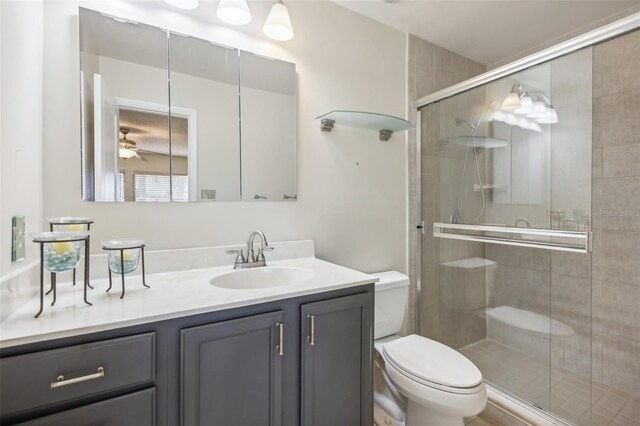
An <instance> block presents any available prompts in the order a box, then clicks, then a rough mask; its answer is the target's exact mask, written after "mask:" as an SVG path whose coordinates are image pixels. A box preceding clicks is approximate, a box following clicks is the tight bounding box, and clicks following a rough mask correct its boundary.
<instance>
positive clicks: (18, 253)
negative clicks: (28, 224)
mask: <svg viewBox="0 0 640 426" xmlns="http://www.w3.org/2000/svg"><path fill="white" fill-rule="evenodd" d="M24 250H25V247H24V216H14V217H13V218H12V219H11V261H12V262H19V261H21V260H24Z"/></svg>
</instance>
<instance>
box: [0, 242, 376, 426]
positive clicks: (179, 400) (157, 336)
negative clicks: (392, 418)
mask: <svg viewBox="0 0 640 426" xmlns="http://www.w3.org/2000/svg"><path fill="white" fill-rule="evenodd" d="M150 257H151V259H153V253H150ZM274 263H275V264H276V267H281V268H305V269H306V270H310V271H312V272H313V277H312V278H310V279H307V280H306V281H304V282H303V283H301V284H299V285H285V286H280V287H269V288H263V289H251V290H246V289H245V290H237V289H234V290H231V289H224V288H216V287H214V286H213V285H211V284H210V283H209V282H208V280H206V278H208V277H212V276H219V275H225V274H227V275H228V274H229V273H231V274H234V273H235V272H231V267H230V266H225V267H214V268H206V269H199V270H191V271H182V272H179V271H176V272H167V273H162V274H151V275H150V276H149V277H148V279H147V282H149V283H151V286H152V288H151V289H142V288H140V289H139V290H129V287H127V297H126V298H125V299H123V300H119V299H118V295H110V294H107V293H104V287H105V282H104V279H103V280H97V281H95V285H96V289H95V290H93V291H92V296H94V298H95V300H96V302H95V303H94V306H93V307H86V308H85V307H82V306H81V305H80V304H79V303H78V305H75V304H74V303H75V302H74V301H73V300H74V299H73V297H74V296H73V294H72V293H69V294H67V295H66V296H65V295H64V294H63V295H62V296H59V299H58V303H57V304H56V307H55V308H52V309H49V310H45V313H44V314H43V315H42V317H41V318H38V319H34V318H33V317H32V313H31V312H29V309H30V308H31V307H30V306H28V305H29V304H30V303H31V302H29V303H28V304H27V306H25V307H23V308H21V309H22V310H23V311H24V312H22V310H19V311H18V312H16V313H14V314H13V315H12V316H11V317H9V318H8V319H7V320H5V321H4V322H3V323H2V324H0V325H1V326H2V331H3V333H2V340H1V345H2V347H1V348H0V356H1V359H0V375H1V377H2V382H1V385H0V388H1V395H0V397H1V399H2V405H1V408H0V410H1V415H2V417H1V423H2V424H3V425H5V424H6V425H9V424H18V423H23V422H24V424H28V425H74V424H86V421H87V419H90V420H91V422H92V424H104V425H123V424H131V425H140V426H142V425H225V426H227V425H267V424H269V425H281V424H282V425H298V424H303V425H328V424H331V425H349V426H351V425H357V424H361V425H370V424H372V410H373V408H372V404H373V400H372V399H373V398H372V388H373V386H372V383H371V380H372V367H371V365H372V362H371V357H372V329H373V300H374V293H373V291H374V288H373V287H374V286H373V282H374V281H375V280H376V279H375V278H373V277H371V276H368V275H365V274H361V273H358V272H356V271H352V270H349V269H346V268H342V267H339V266H337V265H333V264H330V263H328V262H323V261H321V260H318V259H315V258H303V259H294V260H287V261H280V262H274ZM241 272H242V271H241ZM67 287H68V286H67ZM132 287H133V286H132ZM103 293H104V294H103ZM179 294H180V295H181V296H178V295H179ZM98 296H100V297H101V298H104V299H105V300H101V299H99V298H98ZM65 297H67V298H66V299H65ZM116 299H117V300H116ZM63 303H67V304H72V305H73V306H60V305H61V304H63ZM93 308H95V309H93ZM101 318H102V321H101ZM29 321H30V322H29Z"/></svg>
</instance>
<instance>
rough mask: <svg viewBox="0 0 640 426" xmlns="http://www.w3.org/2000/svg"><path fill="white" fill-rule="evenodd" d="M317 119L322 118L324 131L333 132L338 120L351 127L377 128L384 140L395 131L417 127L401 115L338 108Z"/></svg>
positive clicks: (321, 122)
mask: <svg viewBox="0 0 640 426" xmlns="http://www.w3.org/2000/svg"><path fill="white" fill-rule="evenodd" d="M316 120H320V130H322V131H323V132H331V131H332V130H333V126H334V124H335V123H336V122H338V123H339V124H344V125H345V126H349V127H358V128H361V129H367V130H377V131H378V132H379V134H380V140H381V141H383V142H386V141H388V140H389V139H391V136H392V135H393V133H394V132H403V131H405V130H410V129H414V128H415V127H416V126H415V125H414V124H413V123H411V122H410V121H407V120H405V119H403V118H400V117H394V116H392V115H386V114H378V113H375V112H365V111H344V110H336V111H331V112H329V113H327V114H323V115H321V116H319V117H316Z"/></svg>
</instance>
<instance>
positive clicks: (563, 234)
mask: <svg viewBox="0 0 640 426" xmlns="http://www.w3.org/2000/svg"><path fill="white" fill-rule="evenodd" d="M447 231H473V232H495V233H502V234H518V235H521V236H523V237H525V236H532V237H549V238H567V239H572V240H579V241H576V243H578V244H573V243H568V242H555V241H539V240H533V239H532V240H527V239H517V238H513V237H507V236H504V237H503V236H489V235H475V234H465V233H463V232H447ZM433 236H434V237H437V238H448V239H452V240H466V241H476V242H484V243H492V244H503V245H510V246H518V247H533V248H542V249H547V250H560V251H569V252H575V253H590V252H591V250H592V234H591V232H590V231H564V230H558V229H541V228H519V227H511V226H490V225H462V224H456V223H434V224H433ZM580 243H581V244H580Z"/></svg>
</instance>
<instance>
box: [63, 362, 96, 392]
mask: <svg viewBox="0 0 640 426" xmlns="http://www.w3.org/2000/svg"><path fill="white" fill-rule="evenodd" d="M103 377H104V368H102V367H98V371H97V372H95V373H93V374H87V375H86V376H82V377H76V378H75V379H68V380H65V379H64V376H63V375H60V376H58V378H57V379H56V381H55V382H51V389H55V388H59V387H60V386H66V385H72V384H74V383H80V382H86V381H87V380H94V379H101V378H103Z"/></svg>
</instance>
